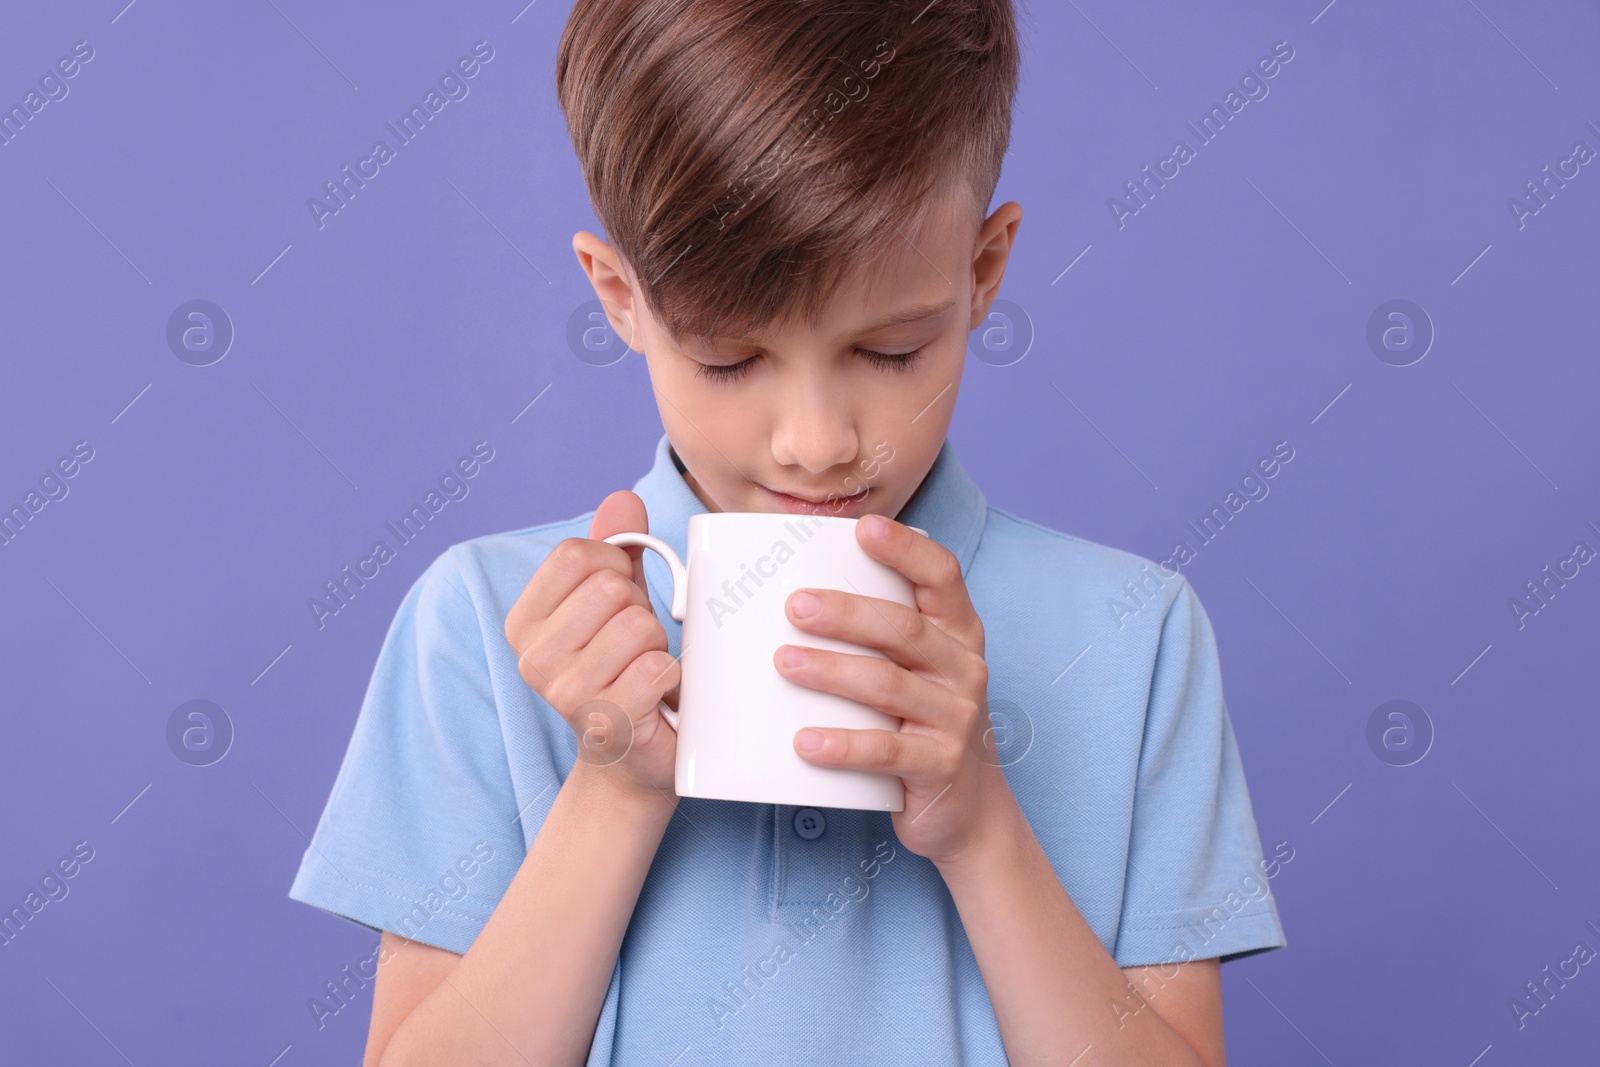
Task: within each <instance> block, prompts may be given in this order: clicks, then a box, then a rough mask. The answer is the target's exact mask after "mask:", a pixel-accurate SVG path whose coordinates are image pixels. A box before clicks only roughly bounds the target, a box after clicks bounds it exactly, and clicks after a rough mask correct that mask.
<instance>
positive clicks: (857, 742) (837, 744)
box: [794, 726, 952, 783]
mask: <svg viewBox="0 0 1600 1067" xmlns="http://www.w3.org/2000/svg"><path fill="white" fill-rule="evenodd" d="M813 732H814V733H816V734H818V735H819V736H820V737H821V740H822V745H821V747H819V748H817V749H815V750H812V751H807V750H806V749H804V748H801V747H800V742H801V740H802V737H801V735H802V734H808V733H813ZM794 750H795V752H796V753H798V754H799V756H800V758H801V759H803V760H806V761H807V762H808V763H815V764H817V765H818V766H822V767H847V768H850V769H853V770H860V771H873V772H876V773H878V774H894V775H898V776H900V777H901V778H903V779H905V780H906V781H907V783H910V782H912V781H918V782H920V781H926V780H932V779H934V778H937V777H941V776H948V770H949V767H950V766H951V764H952V760H951V758H950V756H949V754H948V753H947V752H946V746H945V744H944V743H943V742H941V741H939V739H937V738H935V737H932V736H930V735H928V734H916V733H903V732H902V733H896V732H895V731H893V730H847V729H844V728H843V727H836V726H808V727H806V728H805V729H804V730H799V731H796V733H795V736H794Z"/></svg>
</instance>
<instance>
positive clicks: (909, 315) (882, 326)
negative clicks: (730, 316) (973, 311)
mask: <svg viewBox="0 0 1600 1067" xmlns="http://www.w3.org/2000/svg"><path fill="white" fill-rule="evenodd" d="M955 305H956V302H955V299H954V298H953V297H952V298H951V299H949V300H946V301H944V302H943V303H935V304H912V305H911V306H910V307H907V308H905V309H904V310H903V311H899V312H897V313H896V314H894V315H891V316H890V317H889V318H887V319H885V320H884V321H883V322H880V323H878V324H876V325H874V326H868V327H867V328H866V329H863V330H854V331H851V332H853V333H877V332H878V331H879V330H887V329H888V328H889V327H891V326H901V325H904V324H905V323H908V322H917V321H919V320H921V319H928V318H932V317H933V316H935V315H942V314H944V313H945V312H947V311H949V310H950V309H951V308H953V307H955ZM692 339H693V340H696V341H699V342H700V343H702V344H706V345H710V346H715V345H716V344H718V343H721V342H730V341H731V342H734V343H739V342H748V341H751V340H753V338H750V337H736V336H732V335H726V336H720V337H695V338H692Z"/></svg>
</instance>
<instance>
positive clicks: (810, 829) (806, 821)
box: [794, 808, 828, 841]
mask: <svg viewBox="0 0 1600 1067" xmlns="http://www.w3.org/2000/svg"><path fill="white" fill-rule="evenodd" d="M827 828H828V820H827V819H825V818H823V815H822V812H820V811H818V810H817V809H816V808H801V809H800V810H799V811H797V812H795V813H794V832H795V833H797V834H799V835H800V836H801V837H803V838H805V839H806V840H807V841H815V840H816V839H817V838H819V837H821V836H822V831H824V830H826V829H827Z"/></svg>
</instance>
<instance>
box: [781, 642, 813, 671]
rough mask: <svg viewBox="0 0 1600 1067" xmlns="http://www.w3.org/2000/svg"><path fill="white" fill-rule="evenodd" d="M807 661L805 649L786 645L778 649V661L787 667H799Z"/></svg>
mask: <svg viewBox="0 0 1600 1067" xmlns="http://www.w3.org/2000/svg"><path fill="white" fill-rule="evenodd" d="M805 661H806V653H805V649H802V648H796V647H795V646H794V645H784V646H783V647H782V648H780V649H778V662H779V663H781V664H783V665H784V666H785V667H798V666H800V664H802V663H804V662H805Z"/></svg>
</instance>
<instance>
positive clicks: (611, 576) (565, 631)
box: [539, 567, 654, 656]
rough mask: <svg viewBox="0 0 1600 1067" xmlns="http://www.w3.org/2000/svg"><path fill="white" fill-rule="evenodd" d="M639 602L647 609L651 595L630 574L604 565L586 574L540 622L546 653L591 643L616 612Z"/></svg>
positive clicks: (573, 650) (571, 650)
mask: <svg viewBox="0 0 1600 1067" xmlns="http://www.w3.org/2000/svg"><path fill="white" fill-rule="evenodd" d="M634 606H638V607H642V608H644V609H645V610H646V611H650V612H651V614H652V617H653V616H654V611H653V609H651V607H650V598H649V597H648V596H646V595H645V593H644V590H642V589H640V588H639V587H638V586H637V585H634V584H633V580H632V579H631V578H628V577H626V576H625V575H622V574H619V573H618V572H617V571H615V570H613V569H611V568H609V567H603V568H601V569H600V570H597V571H595V572H594V573H593V574H591V575H589V577H587V578H585V579H584V580H583V582H582V583H581V584H580V585H579V586H578V588H576V589H574V590H573V591H572V594H571V595H570V596H568V597H567V599H565V600H563V601H562V602H561V604H560V605H559V606H558V607H557V608H556V609H555V610H554V611H552V612H551V613H550V617H549V618H548V619H546V620H545V622H544V624H543V625H542V626H540V628H539V632H540V635H541V637H540V640H541V643H543V644H544V646H545V648H546V650H547V651H546V655H547V656H559V655H576V654H578V653H579V652H581V651H583V649H584V648H586V647H587V646H588V645H589V644H591V643H592V642H593V641H594V640H595V638H596V636H597V635H598V634H599V633H600V630H601V628H603V627H604V626H605V625H606V624H607V623H608V622H610V621H611V620H612V618H614V617H615V616H616V615H617V614H618V613H619V612H622V611H626V610H627V609H628V608H631V607H634Z"/></svg>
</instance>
